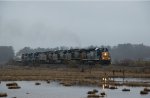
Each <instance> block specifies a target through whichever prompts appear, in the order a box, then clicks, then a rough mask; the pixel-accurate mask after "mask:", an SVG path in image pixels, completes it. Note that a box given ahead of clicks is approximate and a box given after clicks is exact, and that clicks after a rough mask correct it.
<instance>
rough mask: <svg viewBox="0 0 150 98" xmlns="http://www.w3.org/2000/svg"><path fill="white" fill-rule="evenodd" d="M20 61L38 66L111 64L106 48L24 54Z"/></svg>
mask: <svg viewBox="0 0 150 98" xmlns="http://www.w3.org/2000/svg"><path fill="white" fill-rule="evenodd" d="M21 61H22V62H23V63H38V64H44V63H45V64H66V63H68V62H71V61H75V62H77V63H80V64H89V63H92V64H103V65H109V64H110V63H111V57H110V53H109V51H108V49H107V48H93V49H70V50H57V51H45V52H35V53H24V54H22V56H21Z"/></svg>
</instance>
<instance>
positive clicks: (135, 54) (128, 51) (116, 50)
mask: <svg viewBox="0 0 150 98" xmlns="http://www.w3.org/2000/svg"><path fill="white" fill-rule="evenodd" d="M110 52H111V57H112V60H113V61H115V62H117V61H116V60H118V61H120V60H128V61H129V60H139V59H146V58H150V47H149V46H145V45H143V44H129V43H128V44H118V46H114V47H112V48H111V49H110Z"/></svg>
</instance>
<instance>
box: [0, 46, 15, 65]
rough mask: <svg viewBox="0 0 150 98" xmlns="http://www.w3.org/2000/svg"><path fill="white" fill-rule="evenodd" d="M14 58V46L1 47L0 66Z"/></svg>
mask: <svg viewBox="0 0 150 98" xmlns="http://www.w3.org/2000/svg"><path fill="white" fill-rule="evenodd" d="M13 58H14V50H13V47H12V46H0V64H3V63H6V62H8V61H9V60H11V59H13Z"/></svg>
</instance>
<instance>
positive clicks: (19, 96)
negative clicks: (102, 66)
mask: <svg viewBox="0 0 150 98" xmlns="http://www.w3.org/2000/svg"><path fill="white" fill-rule="evenodd" d="M10 82H12V81H2V82H1V84H0V92H5V93H7V94H8V97H7V98H13V97H16V98H87V92H88V91H90V90H93V89H97V90H98V91H99V92H98V94H99V93H100V92H103V91H105V93H106V94H107V96H105V97H104V98H150V92H149V94H147V95H140V91H141V90H143V88H144V87H126V88H129V89H130V90H131V91H130V92H122V89H123V88H124V87H125V86H120V87H118V89H115V90H111V89H103V88H102V87H96V86H90V85H89V86H69V87H66V86H63V85H61V84H59V83H58V82H50V84H48V83H46V82H45V81H38V82H40V83H41V85H35V82H37V81H15V82H17V83H18V85H19V86H20V87H21V88H20V89H8V88H7V87H6V83H10ZM1 98H5V97H1Z"/></svg>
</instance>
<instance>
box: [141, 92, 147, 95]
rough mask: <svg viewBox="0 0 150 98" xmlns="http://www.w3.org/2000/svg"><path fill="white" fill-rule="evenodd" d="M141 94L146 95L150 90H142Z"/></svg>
mask: <svg viewBox="0 0 150 98" xmlns="http://www.w3.org/2000/svg"><path fill="white" fill-rule="evenodd" d="M140 94H141V95H145V94H148V92H147V91H140Z"/></svg>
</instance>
